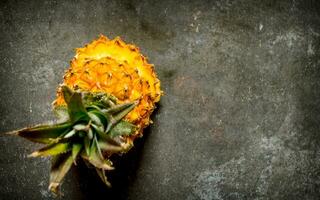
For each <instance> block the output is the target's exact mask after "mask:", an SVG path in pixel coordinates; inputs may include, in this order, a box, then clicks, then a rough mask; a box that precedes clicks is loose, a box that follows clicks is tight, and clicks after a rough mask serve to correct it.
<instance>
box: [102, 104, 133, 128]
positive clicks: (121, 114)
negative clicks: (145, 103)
mask: <svg viewBox="0 0 320 200" xmlns="http://www.w3.org/2000/svg"><path fill="white" fill-rule="evenodd" d="M136 105H137V102H133V103H130V105H126V106H124V107H122V110H119V111H118V112H117V113H116V115H115V116H111V115H110V114H109V112H107V111H106V112H104V113H105V116H106V118H107V119H108V120H109V124H108V126H107V128H106V132H107V133H108V132H109V131H110V130H111V129H112V128H113V126H115V125H116V124H117V123H118V122H119V121H120V120H121V119H122V118H123V117H125V116H126V115H127V114H128V113H129V112H130V111H131V110H132V109H133V108H134V107H135V106H136Z"/></svg>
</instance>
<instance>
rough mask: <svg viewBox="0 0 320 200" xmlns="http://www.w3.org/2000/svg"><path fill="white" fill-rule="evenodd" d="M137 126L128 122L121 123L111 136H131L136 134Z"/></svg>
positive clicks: (115, 127)
mask: <svg viewBox="0 0 320 200" xmlns="http://www.w3.org/2000/svg"><path fill="white" fill-rule="evenodd" d="M135 130H136V126H135V125H133V124H131V123H129V122H127V121H124V120H122V121H120V122H119V123H117V124H116V125H115V126H114V127H113V128H112V129H111V130H110V133H109V135H110V136H111V137H116V136H122V135H131V134H133V133H134V132H135Z"/></svg>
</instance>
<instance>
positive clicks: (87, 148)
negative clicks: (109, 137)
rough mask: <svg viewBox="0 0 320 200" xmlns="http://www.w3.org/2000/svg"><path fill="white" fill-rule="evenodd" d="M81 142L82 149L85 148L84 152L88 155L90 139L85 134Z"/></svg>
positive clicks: (89, 152)
mask: <svg viewBox="0 0 320 200" xmlns="http://www.w3.org/2000/svg"><path fill="white" fill-rule="evenodd" d="M83 143H84V149H85V152H86V154H87V155H88V156H90V154H91V148H90V147H91V140H90V139H89V137H88V136H87V135H86V136H85V137H84V138H83Z"/></svg>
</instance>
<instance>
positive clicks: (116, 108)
mask: <svg viewBox="0 0 320 200" xmlns="http://www.w3.org/2000/svg"><path fill="white" fill-rule="evenodd" d="M135 105H136V104H135V103H134V102H133V103H132V102H130V103H124V104H119V105H115V106H113V107H111V108H109V109H107V110H106V111H105V112H107V113H109V114H116V113H119V112H122V111H124V110H126V109H127V108H130V107H132V106H133V108H134V106H135ZM129 110H130V109H129Z"/></svg>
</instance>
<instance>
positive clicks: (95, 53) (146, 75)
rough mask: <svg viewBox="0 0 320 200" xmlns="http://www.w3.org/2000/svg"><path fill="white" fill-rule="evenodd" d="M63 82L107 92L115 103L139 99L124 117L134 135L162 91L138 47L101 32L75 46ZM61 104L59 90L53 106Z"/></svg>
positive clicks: (147, 120) (152, 70)
mask: <svg viewBox="0 0 320 200" xmlns="http://www.w3.org/2000/svg"><path fill="white" fill-rule="evenodd" d="M63 83H64V84H65V85H67V86H69V87H70V88H72V89H80V90H82V91H88V92H105V93H110V94H112V95H114V96H115V97H116V98H117V99H118V101H119V102H117V103H125V102H132V101H136V100H138V101H139V103H138V105H137V106H136V107H135V108H134V109H133V110H132V111H131V112H130V113H129V114H128V115H127V116H126V117H125V120H127V121H129V122H131V123H133V124H135V125H136V126H137V127H138V129H137V132H136V134H135V135H139V134H141V133H142V129H143V128H144V127H146V126H147V125H149V123H150V115H151V113H152V111H153V110H154V108H155V103H156V102H158V101H159V100H160V96H161V94H162V91H161V89H160V81H159V79H158V78H157V76H156V74H155V72H154V66H153V65H152V64H149V63H148V61H147V58H146V57H144V56H143V55H141V53H140V51H139V48H137V47H136V46H134V45H131V44H126V43H125V42H123V41H122V40H121V39H120V38H119V37H117V38H115V39H113V40H109V39H108V38H107V37H105V36H103V35H101V36H100V37H99V38H98V39H97V40H95V41H93V42H92V43H90V44H87V45H86V46H85V47H83V48H78V49H76V55H75V57H74V58H73V60H72V61H71V66H70V68H69V69H68V70H67V71H66V73H65V75H64V82H63ZM63 104H65V102H64V99H63V97H62V94H61V91H60V90H58V93H57V99H56V101H55V103H54V105H55V106H59V105H63ZM131 137H132V136H131Z"/></svg>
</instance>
